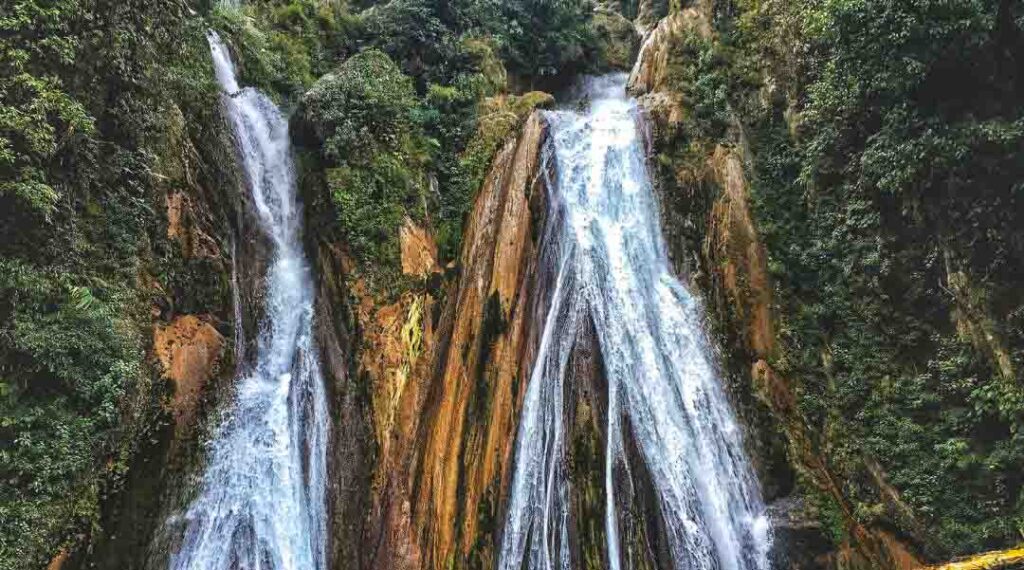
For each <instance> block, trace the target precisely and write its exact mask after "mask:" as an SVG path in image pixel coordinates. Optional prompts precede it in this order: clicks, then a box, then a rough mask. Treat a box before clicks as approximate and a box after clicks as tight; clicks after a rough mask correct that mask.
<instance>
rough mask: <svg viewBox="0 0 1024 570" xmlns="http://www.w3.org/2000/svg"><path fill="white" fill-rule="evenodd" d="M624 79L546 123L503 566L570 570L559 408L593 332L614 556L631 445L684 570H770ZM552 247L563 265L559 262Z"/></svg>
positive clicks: (764, 528) (735, 440) (744, 469)
mask: <svg viewBox="0 0 1024 570" xmlns="http://www.w3.org/2000/svg"><path fill="white" fill-rule="evenodd" d="M624 85H625V76H624V75H622V74H616V75H611V76H606V77H602V78H596V79H592V80H590V81H589V82H588V85H587V88H586V93H587V95H588V98H589V100H590V104H589V108H588V109H587V110H586V112H575V111H568V110H556V111H549V112H547V114H546V118H547V120H548V122H549V124H550V126H551V137H552V142H551V145H552V147H553V148H552V149H551V150H552V157H551V158H552V159H553V160H554V161H555V171H556V173H557V174H556V178H557V179H556V180H555V181H554V184H553V186H554V190H553V192H552V194H553V195H552V196H551V197H550V206H549V207H550V208H551V214H550V215H549V216H548V219H549V220H550V221H549V227H548V229H547V232H548V234H547V235H546V236H545V238H544V241H543V244H542V246H541V247H542V248H543V249H544V250H545V251H544V252H543V254H544V255H548V256H551V258H552V259H554V263H555V265H554V267H555V268H556V272H557V276H556V277H555V279H556V282H555V284H554V287H553V290H554V292H553V293H552V298H551V302H550V308H549V312H548V314H547V316H546V321H545V323H544V328H543V332H542V335H541V340H540V346H539V349H538V354H537V357H536V362H535V365H534V369H533V371H532V374H531V377H530V380H529V385H528V387H527V392H526V396H525V401H524V404H523V411H522V416H521V419H520V424H519V432H518V435H517V440H516V453H515V465H514V472H513V479H512V486H511V489H510V496H509V500H508V512H507V519H506V521H505V528H504V532H503V535H502V542H501V551H500V555H499V567H500V568H502V569H507V570H518V569H520V568H535V569H553V568H561V569H567V568H570V567H571V556H570V547H569V542H570V537H571V536H572V535H571V534H570V529H569V525H570V522H569V509H568V506H569V496H570V495H569V494H570V489H569V483H568V480H567V475H568V474H567V465H566V456H565V453H566V442H565V437H566V427H565V426H564V425H563V419H562V418H563V407H564V402H563V399H564V393H565V382H566V373H567V366H568V364H569V360H570V353H571V352H572V348H573V344H574V339H575V338H576V334H577V331H578V330H579V329H580V327H581V326H582V325H583V324H584V323H585V320H586V319H591V320H592V322H593V324H594V329H595V331H596V336H597V341H598V345H599V346H600V350H601V357H602V358H603V360H604V364H605V370H606V374H607V382H608V395H607V396H608V398H607V401H608V416H607V418H606V421H607V424H606V434H607V435H606V445H607V447H606V449H605V478H604V482H603V483H604V486H605V496H606V505H605V510H606V519H605V521H604V523H605V531H606V532H605V534H606V540H607V544H606V551H607V552H606V553H607V556H608V560H609V565H610V567H611V568H620V567H621V566H622V564H623V561H622V560H621V555H620V541H621V539H620V537H619V529H618V525H619V521H618V517H617V515H616V513H617V512H618V510H619V508H618V507H617V503H616V495H615V494H616V490H617V489H616V480H617V478H618V476H619V474H620V473H623V472H628V471H629V469H630V466H629V465H628V463H627V460H626V453H625V443H624V437H625V436H624V434H625V433H626V432H625V430H626V429H627V428H628V433H630V434H632V438H633V439H634V440H635V445H636V447H637V449H638V450H639V455H640V458H641V460H642V461H643V462H644V464H645V467H646V472H647V473H649V476H650V481H651V485H652V488H653V489H654V493H655V495H656V496H655V497H654V499H655V500H656V502H657V503H658V504H659V510H660V513H661V516H662V518H663V520H662V522H663V523H664V524H663V527H664V529H665V534H666V542H667V544H666V545H665V547H666V550H667V551H668V553H669V555H670V556H671V560H672V563H673V565H674V567H675V568H680V569H682V568H685V569H694V570H764V569H767V568H768V548H769V545H770V527H769V523H768V520H767V517H766V515H765V513H764V506H763V503H762V501H761V498H760V491H759V489H758V485H757V481H756V479H755V477H754V474H753V472H752V469H751V467H750V465H749V464H748V461H747V459H746V457H745V455H744V450H743V442H742V434H741V431H740V428H739V426H738V425H737V423H736V421H735V419H734V418H733V416H732V412H731V410H730V407H729V402H728V400H727V398H726V396H725V394H724V392H723V390H722V388H721V386H719V382H718V378H717V377H716V370H715V366H714V364H713V362H712V351H711V347H710V346H709V343H708V342H707V341H706V339H705V336H704V333H703V332H702V329H701V309H700V305H699V304H698V302H697V301H696V299H695V298H694V297H693V296H692V295H691V294H690V293H689V292H688V291H687V290H686V289H685V288H684V287H683V285H681V284H680V283H679V281H678V280H677V278H676V277H675V275H674V274H673V271H672V269H671V267H670V265H669V260H668V256H667V253H666V246H665V243H664V239H663V237H662V235H661V229H660V226H659V223H658V208H657V203H656V201H655V198H654V194H653V190H652V187H651V182H650V179H649V176H648V173H647V167H646V162H645V156H644V148H643V144H642V140H641V139H640V136H639V133H638V120H639V113H638V112H637V107H636V103H635V102H634V101H632V100H631V99H628V98H627V97H626V96H625V89H624ZM552 248H553V250H552Z"/></svg>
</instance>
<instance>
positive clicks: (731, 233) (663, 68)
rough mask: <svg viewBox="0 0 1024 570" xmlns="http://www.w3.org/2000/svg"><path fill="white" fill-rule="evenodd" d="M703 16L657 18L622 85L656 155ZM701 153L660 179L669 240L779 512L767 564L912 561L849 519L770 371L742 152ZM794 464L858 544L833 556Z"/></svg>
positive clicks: (705, 24) (767, 294)
mask: <svg viewBox="0 0 1024 570" xmlns="http://www.w3.org/2000/svg"><path fill="white" fill-rule="evenodd" d="M708 14H709V12H708V11H707V10H706V9H701V7H700V6H697V7H688V8H685V9H682V10H680V11H677V12H675V13H674V14H672V15H670V16H667V17H665V18H663V19H662V20H661V22H659V23H658V25H657V26H656V27H655V28H654V30H653V31H652V32H651V33H650V34H649V36H648V37H647V39H646V41H645V42H644V45H643V47H642V48H641V52H640V57H639V59H638V61H637V63H636V65H635V67H634V69H633V72H632V75H631V77H630V81H629V89H630V91H631V92H632V93H633V94H634V95H636V96H638V98H639V100H640V102H641V105H642V106H643V107H644V108H645V110H646V111H647V114H648V117H649V118H650V120H651V126H650V128H651V144H652V150H653V151H654V152H671V151H670V150H669V149H670V145H671V137H672V133H673V132H674V131H675V129H677V128H678V127H679V125H680V124H681V123H683V122H685V121H686V120H687V113H688V111H687V109H686V108H685V107H684V104H683V97H682V93H680V92H679V91H678V89H679V87H680V86H678V85H673V84H672V82H671V81H670V79H669V73H670V70H671V66H672V65H673V64H674V62H673V59H672V58H673V57H674V54H675V53H677V52H676V50H675V47H676V46H678V45H679V44H680V43H681V42H684V41H686V38H687V36H688V35H696V36H698V37H701V38H704V39H707V38H709V37H710V35H711V26H710V18H709V16H708ZM698 148H703V149H704V150H703V152H704V154H703V160H696V161H693V160H691V161H689V162H687V163H684V164H681V165H677V166H674V167H673V168H669V169H667V171H664V170H663V175H662V177H661V180H659V181H658V182H659V187H660V190H661V192H662V205H663V212H662V213H663V217H664V227H665V232H666V238H667V241H668V243H669V247H670V250H671V251H670V253H671V257H672V259H673V263H674V265H675V267H676V270H677V272H678V273H680V275H683V276H686V277H687V278H689V280H690V281H691V283H692V285H693V288H694V290H697V291H701V292H702V293H703V296H704V297H705V298H706V299H707V301H708V310H709V312H710V314H711V317H712V329H713V332H714V336H716V337H717V338H719V339H720V342H721V344H722V346H723V348H724V349H725V354H724V362H723V366H724V367H725V369H726V370H727V371H728V381H727V388H728V390H729V392H730V395H731V397H732V400H733V403H734V407H735V408H736V411H737V414H738V416H739V417H740V420H741V421H742V423H743V424H744V426H745V428H746V432H747V438H746V439H747V444H748V447H749V448H750V452H751V453H750V454H751V456H752V459H753V461H754V463H755V468H756V470H757V472H758V475H759V480H760V481H761V483H762V486H763V488H764V493H765V498H766V500H768V501H769V502H771V501H775V504H772V505H771V507H770V508H771V509H772V510H773V511H776V512H777V513H779V516H777V517H776V519H775V532H776V541H775V545H776V553H775V554H774V555H773V556H774V559H775V564H776V566H777V567H780V568H794V569H796V568H823V567H831V566H835V565H837V564H841V565H843V567H853V568H858V567H862V568H868V567H882V568H887V567H902V566H905V564H906V562H905V561H906V560H913V557H912V556H910V555H909V554H908V553H906V551H905V549H903V548H902V546H900V545H899V543H898V542H897V541H895V540H894V539H891V538H892V537H891V536H890V535H887V534H886V535H884V536H883V535H882V534H881V533H878V534H873V533H872V532H871V531H870V530H869V529H866V528H864V527H863V526H861V524H860V523H859V522H858V521H857V519H856V517H855V516H854V515H853V509H852V506H851V505H850V503H849V501H847V499H846V497H845V496H844V494H843V491H842V484H841V482H839V481H838V480H837V479H836V478H835V476H834V475H833V473H832V472H831V471H830V469H829V467H828V465H827V462H826V461H825V459H824V458H823V457H822V456H821V455H820V453H819V452H818V451H817V449H816V446H815V445H814V444H813V443H812V442H813V441H814V439H813V438H812V436H811V434H810V432H809V431H808V428H807V426H806V425H805V423H804V420H803V418H802V417H801V416H800V413H799V411H798V410H797V407H796V396H795V394H794V392H793V387H792V385H791V384H790V382H789V381H788V380H787V379H785V378H783V377H780V376H779V375H778V374H777V373H776V372H775V371H774V370H773V369H772V366H771V365H770V364H769V363H770V362H771V361H772V360H773V359H774V358H775V357H777V356H778V353H777V346H776V344H777V343H776V342H775V335H776V334H777V333H776V330H775V326H774V324H773V318H772V302H773V298H772V290H771V285H770V282H769V277H768V269H767V253H766V251H765V246H764V244H763V243H762V242H761V239H760V237H759V235H758V231H757V227H756V223H755V221H754V219H753V216H752V213H751V206H750V200H751V198H750V193H749V183H748V181H747V179H746V174H745V170H744V162H745V161H746V160H748V158H747V157H745V156H744V153H745V152H746V151H745V149H744V147H743V146H742V145H739V146H736V147H725V146H722V145H720V144H708V145H704V146H703V147H698ZM698 152H699V151H698ZM783 442H785V443H783ZM794 468H796V469H798V470H799V471H800V472H801V473H802V474H803V475H805V476H806V477H807V478H808V479H809V480H810V481H811V482H813V484H814V485H815V486H817V487H819V488H820V489H823V490H824V492H825V493H827V494H828V495H830V496H831V497H832V498H833V499H834V500H835V501H836V503H837V504H838V505H840V509H841V512H842V516H843V520H844V523H845V524H846V525H848V527H849V531H850V533H851V534H852V535H853V536H855V537H857V543H858V547H857V548H853V549H845V550H844V551H842V552H838V553H836V552H832V551H830V548H831V547H830V546H829V545H830V539H828V538H827V537H826V536H825V534H824V530H823V529H822V528H821V526H820V523H819V522H818V520H817V517H816V516H815V515H814V513H813V511H811V512H807V511H808V509H809V508H810V507H809V505H807V504H806V503H805V502H804V501H803V500H802V499H801V497H800V496H799V495H798V494H796V495H795V494H794V479H795V475H794V472H793V469H794ZM783 515H784V516H783ZM915 563H916V562H915Z"/></svg>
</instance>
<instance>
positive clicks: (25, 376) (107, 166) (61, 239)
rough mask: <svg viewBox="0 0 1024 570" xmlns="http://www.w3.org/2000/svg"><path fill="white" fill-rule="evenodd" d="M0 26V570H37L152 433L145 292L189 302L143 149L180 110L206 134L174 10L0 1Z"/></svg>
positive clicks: (192, 63) (201, 101)
mask: <svg viewBox="0 0 1024 570" xmlns="http://www.w3.org/2000/svg"><path fill="white" fill-rule="evenodd" d="M0 30H2V31H0V568H4V569H7V568H38V567H42V566H44V565H45V564H46V562H47V560H48V559H49V558H50V557H51V556H53V554H54V553H55V552H56V551H57V550H59V549H60V548H61V547H63V546H64V545H67V544H70V543H72V542H74V541H75V540H76V537H82V536H85V535H86V534H88V533H90V532H92V531H93V530H95V528H94V525H95V524H96V521H97V520H98V514H99V505H100V501H101V499H102V498H103V496H104V495H105V494H106V493H107V492H109V491H110V490H111V489H113V488H114V487H115V486H116V482H117V481H118V480H119V479H120V477H121V476H122V474H123V473H124V472H125V470H126V469H127V467H128V461H129V459H130V458H131V456H132V453H133V452H134V451H135V449H136V448H137V446H138V445H139V443H140V442H141V441H144V440H145V437H146V432H147V431H148V430H154V429H157V425H156V424H157V416H156V407H155V404H156V403H157V402H158V401H159V399H160V398H161V397H162V395H163V388H162V385H161V384H160V383H158V382H155V381H154V380H155V377H154V376H153V372H152V370H151V368H150V367H149V366H148V365H147V363H146V362H145V359H144V354H145V353H144V350H145V341H144V338H143V335H142V334H140V333H141V332H142V330H141V325H142V324H144V323H148V322H149V319H150V317H149V306H150V299H149V297H148V296H147V295H148V294H149V293H151V291H149V289H148V285H144V284H143V283H144V282H146V281H148V280H149V279H151V278H153V277H155V278H157V279H159V280H160V281H162V282H163V283H164V284H165V286H167V287H168V293H167V294H168V296H169V297H170V298H171V299H170V302H171V303H173V302H174V299H175V298H176V299H178V300H184V299H186V298H189V297H191V294H190V292H189V288H190V287H191V285H190V284H189V283H190V282H192V279H191V274H192V273H193V272H194V271H195V270H196V267H194V266H193V265H191V264H190V263H189V262H186V261H184V260H182V259H181V256H180V253H179V252H178V251H177V250H176V249H175V248H172V247H169V244H168V243H167V241H166V239H165V237H164V236H163V235H162V234H161V233H160V232H161V229H162V228H163V227H164V226H163V224H162V223H160V222H161V220H162V216H161V215H160V214H158V213H157V212H155V211H154V204H159V203H162V200H163V196H162V195H160V196H158V195H157V192H156V190H157V188H158V184H159V181H158V179H157V177H156V175H155V173H156V172H158V171H161V170H163V169H162V168H161V165H160V164H158V161H157V159H156V157H155V156H154V154H153V151H154V150H155V149H157V148H160V147H161V145H162V144H163V141H165V140H166V139H167V137H168V136H170V135H169V132H170V131H171V130H173V129H174V127H175V125H174V124H173V121H169V120H168V117H174V116H175V115H174V114H173V113H171V112H170V110H171V108H172V107H173V106H174V105H175V101H178V102H180V104H181V105H183V106H185V107H186V108H187V109H188V110H189V112H190V113H191V117H192V119H193V121H194V123H193V124H192V125H191V127H190V128H191V129H192V133H201V132H215V131H216V128H217V125H218V124H219V123H218V122H217V121H216V120H215V118H216V115H213V114H211V113H210V111H211V110H214V111H215V109H216V103H215V102H216V99H215V98H211V97H209V96H210V95H211V94H214V93H215V91H212V90H211V89H209V88H208V87H211V86H212V82H211V81H210V79H211V78H209V75H208V71H207V68H208V66H209V64H208V63H207V61H206V59H207V57H206V55H205V42H204V40H203V36H202V28H201V27H195V26H192V25H190V24H189V22H188V21H187V19H186V15H185V11H184V8H183V7H181V6H178V5H175V4H172V3H165V2H145V1H129V2H122V3H116V4H110V3H107V2H93V1H91V0H52V1H36V0H24V1H15V2H5V3H4V4H3V6H2V7H0ZM182 38H185V41H181V39H182ZM197 62H198V63H197ZM197 69H199V70H202V73H201V74H200V73H195V70H197ZM178 116H180V115H178ZM165 172H166V171H165ZM199 272H200V273H201V272H202V271H201V270H200V271H199ZM150 276H152V277H150ZM175 284H180V285H181V286H182V287H183V289H181V290H179V291H176V292H175V291H173V288H174V285H175Z"/></svg>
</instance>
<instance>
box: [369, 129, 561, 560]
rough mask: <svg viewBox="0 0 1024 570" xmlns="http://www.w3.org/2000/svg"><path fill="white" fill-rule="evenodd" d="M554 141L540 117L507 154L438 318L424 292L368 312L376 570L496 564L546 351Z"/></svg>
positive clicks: (490, 179)
mask: <svg viewBox="0 0 1024 570" xmlns="http://www.w3.org/2000/svg"><path fill="white" fill-rule="evenodd" d="M546 137H547V127H546V124H545V122H544V120H543V118H542V116H541V115H540V114H539V113H534V114H533V115H531V116H530V118H529V119H527V121H526V122H525V124H524V125H523V127H522V128H521V130H520V132H519V133H518V135H517V136H515V137H513V138H511V139H510V140H508V141H507V142H506V143H505V144H504V145H503V146H502V147H501V148H500V149H499V150H498V152H497V153H496V156H495V158H494V160H493V162H492V167H491V169H490V171H489V173H488V175H487V177H486V179H485V181H484V184H483V186H482V187H481V189H480V191H479V193H478V194H477V197H476V199H475V201H474V205H473V209H472V211H471V213H470V216H469V218H468V223H467V228H466V230H465V233H464V238H463V249H462V252H461V255H460V257H459V263H458V271H457V277H456V279H454V280H449V282H448V285H447V286H446V290H445V293H444V302H443V305H442V307H440V311H438V310H436V308H435V303H436V301H434V299H433V297H432V296H431V295H429V294H425V293H415V294H414V293H409V294H406V295H403V296H402V297H400V298H399V299H397V300H396V301H394V302H392V303H389V304H387V305H385V306H382V307H380V308H375V304H374V302H373V301H372V300H371V299H368V298H366V297H363V299H364V302H361V303H360V308H359V310H358V313H359V314H358V320H359V322H360V323H361V326H362V327H363V330H364V335H363V343H364V347H363V350H362V351H361V353H362V355H361V356H360V362H359V365H360V370H361V371H362V372H365V374H366V376H367V378H368V379H369V381H370V382H371V383H372V386H373V389H372V391H373V396H372V398H373V408H374V424H375V436H376V440H377V445H378V451H379V452H378V456H377V464H376V467H375V471H374V476H373V491H374V492H373V505H372V510H371V514H370V521H369V526H368V531H367V534H368V540H367V542H368V548H369V549H370V552H369V553H368V558H369V560H368V563H369V564H368V565H369V566H371V567H373V568H387V569H415V568H450V567H461V566H465V565H466V564H467V563H468V561H469V560H470V558H471V557H472V558H473V560H475V563H477V564H481V565H482V567H491V566H493V564H494V559H493V556H494V552H493V537H494V529H492V528H480V527H479V526H478V525H479V523H480V521H482V520H498V518H499V513H500V509H501V506H500V504H499V503H500V501H501V499H502V497H504V495H505V493H504V491H503V489H504V487H505V486H506V485H507V484H508V479H509V460H510V457H511V454H512V446H513V442H514V439H515V431H516V427H517V419H518V411H519V408H520V405H521V399H522V395H523V392H524V390H525V384H526V382H525V381H524V378H526V377H527V376H528V372H529V369H530V368H531V366H532V360H533V351H534V349H535V347H534V345H535V341H536V333H535V331H534V330H533V328H532V327H533V319H531V318H530V317H531V315H532V311H533V306H534V302H535V297H536V296H535V295H534V287H533V283H534V279H533V277H534V275H535V274H536V272H535V270H534V269H535V265H536V263H537V260H536V253H537V244H536V242H535V240H536V239H537V236H538V235H540V233H541V232H540V230H539V228H538V227H537V224H538V221H537V220H538V218H542V215H543V212H544V204H546V202H545V200H546V196H545V188H544V180H545V177H543V176H540V175H539V174H540V170H541V168H542V167H543V166H544V162H543V160H542V152H541V151H542V147H543V145H544V143H545V141H546ZM538 213H540V214H541V215H540V216H538V215H537V214H538ZM451 273H456V272H451Z"/></svg>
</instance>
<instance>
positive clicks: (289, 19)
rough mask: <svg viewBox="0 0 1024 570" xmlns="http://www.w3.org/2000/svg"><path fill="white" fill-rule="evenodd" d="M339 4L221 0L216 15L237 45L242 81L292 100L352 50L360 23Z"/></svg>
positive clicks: (213, 20) (306, 0)
mask: <svg viewBox="0 0 1024 570" xmlns="http://www.w3.org/2000/svg"><path fill="white" fill-rule="evenodd" d="M339 6H340V5H339V4H337V3H335V2H319V1H317V0H263V1H257V2H246V3H243V4H241V5H240V6H238V7H231V6H228V5H225V4H218V5H217V6H216V8H214V9H213V11H212V12H211V13H210V20H211V23H212V25H213V27H214V28H216V29H217V30H219V31H220V32H221V36H222V37H223V38H224V39H225V40H226V41H228V42H229V43H230V45H231V46H232V47H233V48H234V50H235V54H234V56H235V59H236V63H237V64H238V66H239V72H240V73H239V80H240V83H241V84H242V85H250V86H253V87H256V88H258V89H260V90H261V91H263V92H265V93H268V94H270V95H271V96H275V97H277V98H278V99H280V100H281V102H282V103H292V102H294V101H296V100H297V99H298V98H299V96H301V95H302V93H303V92H304V91H305V90H306V89H307V88H309V87H310V86H311V85H312V84H313V82H314V81H316V79H317V78H318V77H320V76H321V75H323V74H325V73H327V72H328V71H329V70H330V69H331V68H332V67H333V66H334V65H335V63H336V62H337V61H338V60H339V59H340V58H342V57H343V56H344V55H345V54H346V53H349V52H350V45H349V43H350V40H351V37H353V36H354V35H356V33H357V30H358V28H359V24H358V22H357V21H356V19H355V18H354V17H353V16H351V15H349V14H348V13H346V12H344V11H342V9H341V8H339Z"/></svg>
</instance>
